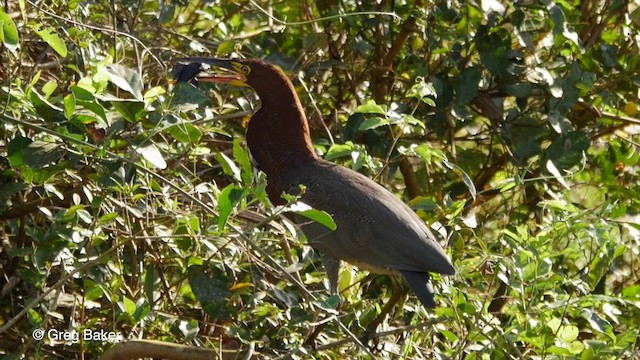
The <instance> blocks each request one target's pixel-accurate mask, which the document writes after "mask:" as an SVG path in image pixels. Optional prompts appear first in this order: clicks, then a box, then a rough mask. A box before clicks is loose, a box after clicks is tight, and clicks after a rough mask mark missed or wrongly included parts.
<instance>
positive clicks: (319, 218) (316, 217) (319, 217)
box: [291, 205, 338, 231]
mask: <svg viewBox="0 0 640 360" xmlns="http://www.w3.org/2000/svg"><path fill="white" fill-rule="evenodd" d="M291 209H292V211H291V212H293V213H295V214H298V215H301V216H304V217H306V218H307V219H311V220H313V221H315V222H317V223H319V224H320V225H322V226H324V227H326V228H328V229H329V230H331V231H334V230H335V229H337V228H338V226H337V225H336V222H335V221H333V218H332V217H331V215H329V213H327V212H325V211H322V210H316V209H312V208H309V209H307V210H295V206H294V205H292V206H291Z"/></svg>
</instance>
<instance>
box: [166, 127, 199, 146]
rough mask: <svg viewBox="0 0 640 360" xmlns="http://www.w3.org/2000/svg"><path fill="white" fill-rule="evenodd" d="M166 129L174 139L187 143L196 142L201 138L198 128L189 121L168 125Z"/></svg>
mask: <svg viewBox="0 0 640 360" xmlns="http://www.w3.org/2000/svg"><path fill="white" fill-rule="evenodd" d="M166 131H167V132H168V133H169V134H170V135H171V136H172V137H173V138H174V139H176V140H178V141H180V142H183V143H187V144H197V143H198V142H200V139H201V138H202V132H201V131H200V129H198V128H197V127H195V126H193V125H191V124H189V123H184V124H178V125H174V126H170V127H169V128H167V130H166Z"/></svg>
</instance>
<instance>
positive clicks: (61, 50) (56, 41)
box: [34, 27, 67, 57]
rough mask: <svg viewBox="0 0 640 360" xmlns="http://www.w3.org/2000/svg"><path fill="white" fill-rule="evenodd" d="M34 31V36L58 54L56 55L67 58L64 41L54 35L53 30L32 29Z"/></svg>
mask: <svg viewBox="0 0 640 360" xmlns="http://www.w3.org/2000/svg"><path fill="white" fill-rule="evenodd" d="M34 31H35V32H36V34H38V35H39V36H40V38H42V40H44V42H46V43H47V44H49V46H51V48H52V49H53V50H54V51H55V52H57V53H58V55H60V56H62V57H67V45H66V44H65V43H64V41H63V40H62V39H61V38H60V37H59V36H58V34H56V33H55V30H54V29H52V28H46V29H43V30H40V29H38V28H37V27H34Z"/></svg>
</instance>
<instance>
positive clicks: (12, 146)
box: [7, 135, 33, 168]
mask: <svg viewBox="0 0 640 360" xmlns="http://www.w3.org/2000/svg"><path fill="white" fill-rule="evenodd" d="M32 142H33V140H31V139H29V138H26V137H24V136H20V135H18V136H16V137H15V138H13V140H11V141H10V142H9V146H8V148H7V150H8V152H7V154H8V156H7V159H8V160H9V165H11V166H12V167H15V168H17V167H20V166H22V165H24V162H25V160H24V158H25V155H24V153H25V152H26V151H27V147H28V146H29V144H31V143H32Z"/></svg>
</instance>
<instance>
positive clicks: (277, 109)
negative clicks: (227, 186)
mask: <svg viewBox="0 0 640 360" xmlns="http://www.w3.org/2000/svg"><path fill="white" fill-rule="evenodd" d="M259 70H260V76H259V77H252V78H250V79H249V81H248V82H247V84H248V85H250V86H251V87H252V88H253V89H254V90H255V91H256V93H257V94H258V96H259V97H260V101H261V103H262V105H261V107H260V110H258V111H257V112H256V113H255V114H254V115H253V117H252V118H251V120H250V121H249V126H248V128H247V144H248V146H249V150H250V151H251V154H252V156H253V158H254V159H255V160H256V162H257V167H258V169H260V170H262V171H264V173H265V174H266V175H267V184H268V186H267V192H268V194H269V198H270V199H271V201H272V202H274V203H275V204H279V203H281V194H282V191H289V190H290V189H288V188H285V187H288V185H287V184H286V183H285V182H286V176H287V174H288V173H289V171H291V170H292V169H295V168H296V167H297V166H299V165H302V164H306V163H309V162H313V161H316V160H317V156H316V154H315V152H314V151H313V146H312V143H311V137H310V134H309V125H308V123H307V118H306V116H305V114H304V110H303V108H302V105H301V104H300V100H299V99H298V95H297V94H296V92H295V89H294V87H293V84H292V83H291V81H290V80H289V79H288V78H287V77H286V75H285V74H284V73H282V72H281V71H280V70H278V69H277V68H275V67H272V66H269V67H268V68H265V69H259Z"/></svg>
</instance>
